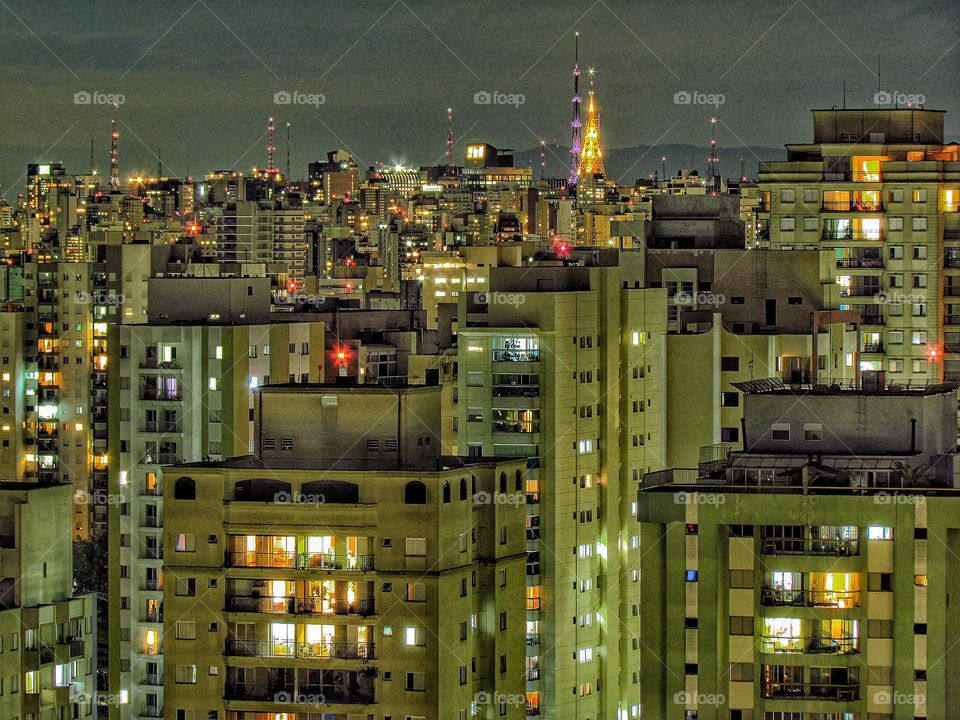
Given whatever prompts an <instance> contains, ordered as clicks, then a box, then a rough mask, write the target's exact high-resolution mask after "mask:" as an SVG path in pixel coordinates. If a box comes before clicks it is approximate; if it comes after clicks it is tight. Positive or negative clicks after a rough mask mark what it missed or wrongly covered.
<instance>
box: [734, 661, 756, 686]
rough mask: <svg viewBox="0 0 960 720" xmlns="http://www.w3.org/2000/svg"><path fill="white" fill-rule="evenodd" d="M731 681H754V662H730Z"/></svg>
mask: <svg viewBox="0 0 960 720" xmlns="http://www.w3.org/2000/svg"><path fill="white" fill-rule="evenodd" d="M730 682H753V663H730Z"/></svg>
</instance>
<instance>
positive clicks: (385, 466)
mask: <svg viewBox="0 0 960 720" xmlns="http://www.w3.org/2000/svg"><path fill="white" fill-rule="evenodd" d="M521 459H522V458H491V457H460V456H457V455H442V456H440V457H437V458H433V457H417V458H413V459H412V460H411V461H406V460H404V461H403V462H402V463H400V464H398V463H397V461H396V459H354V458H304V457H302V458H267V459H263V458H259V457H257V456H255V455H239V456H237V457H232V458H227V459H226V460H217V461H205V462H191V463H183V464H181V465H173V466H171V467H172V468H176V469H182V470H186V469H189V468H200V469H221V470H268V471H274V470H278V471H279V470H301V471H309V470H319V471H337V472H369V471H377V470H380V471H389V470H394V471H398V472H434V471H443V470H455V469H457V468H466V467H479V466H484V465H486V466H489V465H492V464H495V463H498V462H510V461H513V460H521Z"/></svg>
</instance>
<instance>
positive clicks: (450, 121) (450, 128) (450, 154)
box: [443, 108, 453, 175]
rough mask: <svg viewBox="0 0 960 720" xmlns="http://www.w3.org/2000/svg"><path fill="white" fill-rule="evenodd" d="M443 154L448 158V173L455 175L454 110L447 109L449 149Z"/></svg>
mask: <svg viewBox="0 0 960 720" xmlns="http://www.w3.org/2000/svg"><path fill="white" fill-rule="evenodd" d="M443 154H444V155H446V157H447V173H448V174H450V175H453V108H447V148H446V150H444V153H443Z"/></svg>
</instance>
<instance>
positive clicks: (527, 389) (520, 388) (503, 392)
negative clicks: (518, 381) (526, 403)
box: [491, 385, 540, 398]
mask: <svg viewBox="0 0 960 720" xmlns="http://www.w3.org/2000/svg"><path fill="white" fill-rule="evenodd" d="M491 394H492V396H493V397H531V398H532V397H539V396H540V386H539V385H494V386H493V387H492V392H491Z"/></svg>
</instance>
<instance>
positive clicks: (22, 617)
mask: <svg viewBox="0 0 960 720" xmlns="http://www.w3.org/2000/svg"><path fill="white" fill-rule="evenodd" d="M72 499H73V490H72V489H71V488H70V486H69V485H48V486H40V485H37V484H36V483H16V482H14V483H8V482H4V483H0V637H2V638H3V651H2V652H0V678H2V683H0V685H2V690H3V692H0V716H2V717H4V718H75V719H76V720H82V719H83V718H92V717H93V694H94V691H95V690H96V685H95V678H96V661H97V649H96V602H97V600H96V597H95V596H94V595H93V594H83V595H75V594H74V585H73V552H72V542H71V541H72V537H73V529H72V527H71V517H70V515H71V513H70V507H71V504H72V501H73V500H72Z"/></svg>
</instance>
